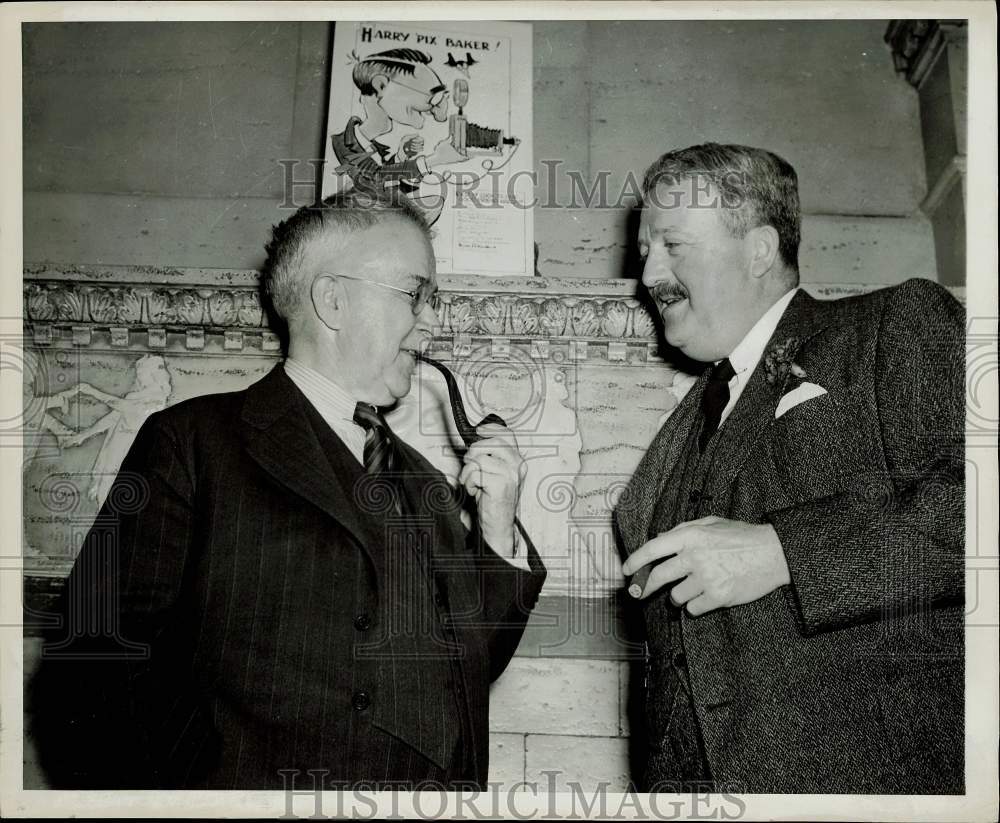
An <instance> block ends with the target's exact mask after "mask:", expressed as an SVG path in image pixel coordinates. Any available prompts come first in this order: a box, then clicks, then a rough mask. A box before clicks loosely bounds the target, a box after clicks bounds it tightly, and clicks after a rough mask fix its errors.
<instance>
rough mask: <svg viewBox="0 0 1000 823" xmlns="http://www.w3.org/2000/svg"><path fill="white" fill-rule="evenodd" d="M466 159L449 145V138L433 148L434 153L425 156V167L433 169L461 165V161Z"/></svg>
mask: <svg viewBox="0 0 1000 823" xmlns="http://www.w3.org/2000/svg"><path fill="white" fill-rule="evenodd" d="M468 159H469V158H468V157H466V156H465V155H464V154H462V153H461V152H460V151H459V150H458V149H456V148H455V147H454V146H453V145H452V144H451V138H450V137H446V138H444V140H441V141H440V142H439V143H438V144H437V145H436V146H435V147H434V153H433V154H430V155H428V156H427V166H428V167H429V168H431V169H434V168H436V167H437V166H447V165H449V164H451V163H461V162H462V161H463V160H468Z"/></svg>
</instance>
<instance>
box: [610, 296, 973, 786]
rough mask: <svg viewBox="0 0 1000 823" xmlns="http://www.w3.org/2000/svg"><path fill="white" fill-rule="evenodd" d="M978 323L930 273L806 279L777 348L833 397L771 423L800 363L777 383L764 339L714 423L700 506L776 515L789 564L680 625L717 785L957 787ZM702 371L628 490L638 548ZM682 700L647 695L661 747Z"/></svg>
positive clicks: (768, 518)
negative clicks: (738, 599) (968, 342)
mask: <svg viewBox="0 0 1000 823" xmlns="http://www.w3.org/2000/svg"><path fill="white" fill-rule="evenodd" d="M964 333H965V330H964V318H963V312H962V308H961V306H960V305H959V304H958V303H957V301H955V299H954V298H953V297H952V296H951V295H950V294H948V293H947V292H946V291H945V290H944V289H943V288H941V287H940V286H938V285H936V284H935V283H932V282H930V281H927V280H910V281H907V282H906V283H904V284H902V285H899V286H896V287H893V288H888V289H882V290H879V291H876V292H873V293H871V294H868V295H864V296H861V297H856V298H848V299H844V300H833V301H818V300H814V299H813V298H811V297H809V296H808V295H807V294H805V293H804V292H800V293H799V294H797V295H796V296H795V298H794V299H793V300H792V302H791V304H790V305H789V307H788V309H787V310H786V311H785V314H784V316H783V317H782V319H781V321H780V323H779V325H778V328H777V329H776V331H775V333H774V335H773V337H772V340H771V344H772V345H775V344H778V345H781V344H787V345H786V346H785V347H786V349H787V352H788V355H789V357H790V358H794V362H795V363H796V364H797V365H798V366H799V367H800V368H801V370H802V371H804V372H805V375H806V377H805V380H807V381H810V382H813V383H816V384H818V385H820V386H822V387H823V388H825V389H826V390H827V394H825V395H822V396H820V397H816V398H813V399H811V400H808V401H806V402H804V403H802V404H801V405H798V406H796V407H794V408H792V409H791V410H790V411H788V412H787V413H785V414H783V415H782V416H780V417H778V418H775V411H776V408H777V406H778V402H779V400H780V398H781V397H782V396H783V395H784V394H785V393H786V392H787V391H789V390H790V389H792V388H793V383H794V382H795V379H796V378H795V376H794V375H793V374H792V373H791V372H790V370H788V369H787V368H786V369H785V370H784V371H782V370H780V369H776V370H774V371H772V372H771V374H772V378H773V379H768V368H767V365H766V361H767V354H766V353H765V358H764V359H763V360H762V362H761V364H760V365H759V366H758V368H757V369H756V371H755V372H754V374H753V375H752V376H751V378H750V382H749V383H748V385H747V388H746V391H745V392H744V393H743V395H742V397H741V398H740V400H739V401H738V403H737V404H736V406H735V407H734V409H733V412H732V414H731V416H730V417H729V419H728V421H727V423H726V425H725V426H723V427H722V428H721V429H720V430H719V432H718V433H717V434H716V435H715V436H716V437H717V438H719V442H718V444H717V446H716V451H715V456H714V459H713V462H712V465H711V470H710V473H709V475H708V478H707V480H706V482H705V484H704V488H703V489H702V490H701V491H702V494H701V496H700V497H701V500H702V501H704V503H703V505H702V509H701V511H700V512H699V513H698V515H697V516H699V517H704V516H709V515H715V516H718V517H725V518H730V519H733V520H742V521H745V522H750V523H763V522H770V523H771V524H772V525H773V526H774V528H775V530H776V532H777V534H778V537H779V538H780V540H781V545H782V548H783V550H784V553H785V556H786V559H787V561H788V566H789V570H790V573H791V579H792V584H791V585H790V586H785V587H782V588H780V589H778V590H776V591H774V592H772V593H771V594H769V595H767V596H765V597H763V598H761V599H759V600H757V601H755V602H752V603H747V604H744V605H741V606H735V607H733V608H728V609H719V610H717V611H714V612H710V613H708V614H706V615H703V616H701V617H698V618H690V617H689V616H688V615H687V613H686V612H682V613H681V621H680V623H678V624H675V625H678V626H680V636H678V637H675V638H674V639H673V640H672V641H670V642H668V643H665V644H661V645H674V646H678V647H682V648H683V649H684V652H685V657H686V661H687V670H688V672H689V674H690V678H691V684H692V691H693V703H694V708H695V711H696V714H697V717H698V723H699V726H700V729H701V732H702V736H703V739H704V743H705V749H706V756H707V758H708V760H709V764H710V767H711V772H712V776H713V778H715V779H716V780H717V782H718V783H719V784H720V785H721V786H722V787H723V788H722V789H721V790H723V791H725V790H726V789H725V788H724V787H726V786H727V785H728V787H729V788H730V789H731V790H735V791H746V792H775V793H796V792H816V793H830V792H847V793H915V794H921V793H955V792H961V791H962V785H963V779H964V772H963V762H964V741H963V731H964V726H963V720H964V711H963V709H964V679H963V675H964V637H963V627H964V622H963V621H964V614H963V598H964V582H965V580H964V568H963V561H964V523H965V485H964V454H963V445H964V429H965V404H964V397H965V392H964V379H965V352H964ZM787 365H788V364H786V366H787ZM705 383H706V377H705V375H703V376H702V378H701V379H700V380H699V381H698V382H697V383H696V384H695V385H694V386H693V387H692V389H691V391H690V392H689V393H688V395H687V396H686V397H685V398H684V400H683V401H682V402H681V404H680V405H679V406H678V407H677V409H676V410H675V411H674V412H673V414H672V415H671V417H670V418H669V420H668V421H667V423H666V424H665V425H664V427H663V428H662V429H661V431H660V433H659V434H658V435H657V436H656V438H655V439H654V441H653V443H652V444H651V446H650V448H649V451H648V452H647V454H646V456H645V457H644V458H643V460H642V462H641V463H640V465H639V467H638V468H637V469H636V472H635V475H634V476H633V478H632V481H631V484H630V487H629V489H628V493H627V494H626V495H624V496H623V498H622V501H623V502H622V503H621V504H620V506H619V510H618V511H617V512H616V520H617V525H618V529H619V532H620V534H621V537H622V542H623V544H624V548H625V551H626V552H628V553H631V552H633V551H635V550H636V549H637V548H638V547H639V546H641V545H642V544H643V543H645V542H646V541H647V540H648V539H649V537H650V535H649V528H650V525H651V523H652V522H654V517H655V511H656V506H657V503H658V501H659V500H660V496H661V492H662V490H663V488H664V486H665V484H666V482H667V478H669V477H670V476H671V473H672V472H674V471H675V470H676V469H677V464H678V460H679V457H680V454H681V451H682V447H683V445H684V443H685V442H686V440H687V437H688V435H689V433H690V432H691V431H692V427H695V426H698V425H700V420H701V417H700V412H699V403H700V398H701V394H702V392H703V391H704V386H705ZM667 596H668V594H667V592H666V591H664V592H660V593H658V594H657V595H653V597H652V598H651V600H650V602H647V603H646V604H645V606H644V610H645V617H646V624H647V625H646V630H647V633H648V634H649V635H650V636H651V637H652V636H654V635H659V636H661V637H662V634H663V633H665V632H675V631H677V629H675V628H673V626H671V624H670V623H669V622H667V621H664V620H660V619H658V616H659V615H661V614H662V607H663V605H664V603H663V601H664V599H665V598H667ZM670 697H671V696H670V695H664V694H660V693H658V692H656V691H655V690H650V691H649V692H648V693H647V695H646V703H647V714H648V723H649V724H650V726H651V728H650V744H651V745H653V746H655V745H656V744H657V737H658V735H660V736H662V734H663V730H664V727H665V724H666V723H667V722H669V711H670V709H669V705H668V704H667V701H669V700H670ZM673 777H674V776H673V775H671V774H669V773H665V774H655V775H650V779H651V780H652V781H658V780H664V781H669V780H671V779H673Z"/></svg>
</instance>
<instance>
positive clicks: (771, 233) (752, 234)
mask: <svg viewBox="0 0 1000 823" xmlns="http://www.w3.org/2000/svg"><path fill="white" fill-rule="evenodd" d="M747 242H748V243H749V244H750V273H751V275H753V276H754V277H756V278H760V277H763V276H764V275H765V274H767V273H768V272H769V271H771V270H772V269H773V268H774V266H775V264H776V263H777V261H778V232H777V230H776V229H775V228H774V227H773V226H757V227H756V228H753V229H750V231H748V232H747Z"/></svg>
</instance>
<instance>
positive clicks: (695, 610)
mask: <svg viewBox="0 0 1000 823" xmlns="http://www.w3.org/2000/svg"><path fill="white" fill-rule="evenodd" d="M685 608H686V609H687V613H688V614H689V615H691V616H692V617H698V616H699V615H702V614H705V613H707V612H710V611H714V610H715V609H717V608H718V604H717V603H715V602H714V601H713V600H712V598H711V597H709V596H708V595H707V594H700V595H698V596H697V597H695V598H692V599H691V600H689V601H688V603H687V606H685Z"/></svg>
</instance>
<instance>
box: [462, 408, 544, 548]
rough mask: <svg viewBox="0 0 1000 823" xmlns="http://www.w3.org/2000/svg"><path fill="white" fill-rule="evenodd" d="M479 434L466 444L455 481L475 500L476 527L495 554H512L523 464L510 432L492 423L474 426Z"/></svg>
mask: <svg viewBox="0 0 1000 823" xmlns="http://www.w3.org/2000/svg"><path fill="white" fill-rule="evenodd" d="M476 433H477V434H480V435H482V436H483V438H484V439H483V440H479V441H477V442H475V443H473V444H472V445H471V446H469V450H468V451H467V452H466V453H465V465H464V466H463V467H462V471H461V473H460V474H459V475H458V482H459V483H461V484H462V485H463V486H464V487H465V490H466V491H467V492H468V493H469V494H470V495H472V497H474V498H475V500H476V506H477V508H478V509H479V528H480V531H482V533H483V538H484V539H485V540H486V542H487V543H488V544H489V545H490V548H492V549H493V551H495V552H496V553H497V554H499V555H501V556H502V557H506V558H510V557H512V556H513V554H514V518H515V516H516V515H517V503H518V500H519V499H520V496H521V483H522V482H523V481H524V475H525V473H526V471H527V465H526V464H525V462H524V458H523V457H522V456H521V451H520V450H519V449H518V447H517V441H516V440H515V439H514V433H513V432H512V431H511V430H510V429H508V428H506V427H505V426H500V425H497V424H495V423H489V424H487V425H485V426H480V427H479V428H478V429H476Z"/></svg>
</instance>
